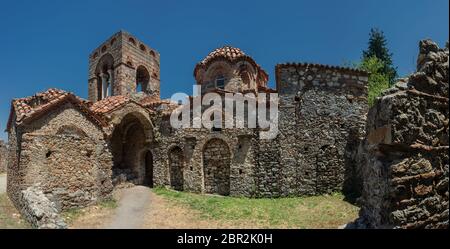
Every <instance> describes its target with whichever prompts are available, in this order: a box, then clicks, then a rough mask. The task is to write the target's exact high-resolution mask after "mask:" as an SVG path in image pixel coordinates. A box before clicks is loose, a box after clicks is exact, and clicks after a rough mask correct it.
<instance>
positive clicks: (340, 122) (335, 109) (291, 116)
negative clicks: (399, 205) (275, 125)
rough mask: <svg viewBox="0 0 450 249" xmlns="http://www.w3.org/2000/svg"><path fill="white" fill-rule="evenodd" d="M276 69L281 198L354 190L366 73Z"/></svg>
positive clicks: (293, 66) (323, 68)
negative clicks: (278, 98)
mask: <svg viewBox="0 0 450 249" xmlns="http://www.w3.org/2000/svg"><path fill="white" fill-rule="evenodd" d="M276 70H277V90H278V92H279V95H280V107H279V129H280V134H279V137H278V146H279V147H280V148H279V155H278V156H277V157H278V158H279V163H280V165H282V167H281V168H280V174H281V175H280V177H281V179H279V181H280V183H278V185H279V186H280V188H281V195H314V194H323V193H331V192H334V191H345V192H351V191H354V189H355V188H356V187H355V186H354V173H353V172H354V171H355V168H356V167H357V163H356V153H354V151H355V150H356V148H357V147H358V145H359V144H360V143H361V141H362V139H363V138H364V126H365V119H366V113H367V109H368V105H367V80H368V77H367V73H365V72H363V71H358V70H352V69H346V68H336V67H329V66H323V65H314V64H283V65H278V66H277V69H276ZM269 163H270V162H269ZM268 168H269V167H268ZM272 184H276V183H272Z"/></svg>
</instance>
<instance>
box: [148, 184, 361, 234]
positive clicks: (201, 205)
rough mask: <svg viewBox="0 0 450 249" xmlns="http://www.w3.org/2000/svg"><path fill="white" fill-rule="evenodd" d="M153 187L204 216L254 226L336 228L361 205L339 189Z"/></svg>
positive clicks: (355, 215)
mask: <svg viewBox="0 0 450 249" xmlns="http://www.w3.org/2000/svg"><path fill="white" fill-rule="evenodd" d="M153 191H154V192H155V193H156V194H158V195H160V196H163V197H165V198H166V199H168V200H169V201H171V202H173V203H174V204H175V205H183V206H185V207H188V208H191V209H193V210H195V211H198V212H199V213H200V216H201V218H203V219H214V220H216V221H224V222H228V223H233V224H247V225H248V224H251V225H252V227H254V228H337V227H339V226H341V225H343V224H346V223H348V222H350V221H353V220H354V219H356V218H357V216H358V207H356V206H353V205H352V204H350V203H347V202H345V201H344V200H343V199H344V196H343V195H342V194H340V193H336V194H333V195H324V196H315V197H293V198H277V199H267V198H264V199H250V198H235V197H222V196H211V195H199V194H192V193H185V192H176V191H173V190H168V189H164V188H155V189H153Z"/></svg>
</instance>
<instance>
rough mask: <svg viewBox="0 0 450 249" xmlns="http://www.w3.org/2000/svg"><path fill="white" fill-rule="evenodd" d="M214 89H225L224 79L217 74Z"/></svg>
mask: <svg viewBox="0 0 450 249" xmlns="http://www.w3.org/2000/svg"><path fill="white" fill-rule="evenodd" d="M216 87H217V88H219V89H224V88H225V77H224V76H223V75H222V74H219V75H218V76H217V77H216Z"/></svg>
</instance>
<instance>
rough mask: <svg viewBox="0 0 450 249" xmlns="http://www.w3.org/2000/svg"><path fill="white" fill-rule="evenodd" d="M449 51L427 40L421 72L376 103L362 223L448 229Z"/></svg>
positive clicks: (370, 118)
mask: <svg viewBox="0 0 450 249" xmlns="http://www.w3.org/2000/svg"><path fill="white" fill-rule="evenodd" d="M448 56H449V52H448V47H447V48H445V49H439V48H438V47H437V45H436V44H435V43H434V42H432V41H430V40H425V41H421V42H420V53H419V57H418V58H419V59H418V72H417V73H414V74H413V75H411V76H410V77H409V79H406V80H404V81H402V82H399V83H397V84H396V87H394V88H392V89H390V90H388V91H386V92H385V94H384V95H383V96H382V97H380V98H379V99H377V101H376V103H375V106H374V107H373V108H371V110H370V112H369V115H368V122H367V131H368V136H367V141H366V153H367V154H366V157H367V164H365V165H364V167H363V175H364V188H363V196H362V198H363V200H362V203H363V206H362V209H361V218H360V219H359V220H358V221H357V222H356V225H357V226H359V227H369V228H448V220H449V218H448V210H449V209H448V208H449V203H448V193H449V191H448V170H449V158H448V153H449V143H448V138H449V107H448V105H449V99H448V84H449V83H448V80H449V78H448V76H449V73H448V69H449V67H448V63H449V62H448Z"/></svg>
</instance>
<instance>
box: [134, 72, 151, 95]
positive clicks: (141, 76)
mask: <svg viewBox="0 0 450 249" xmlns="http://www.w3.org/2000/svg"><path fill="white" fill-rule="evenodd" d="M149 81H150V74H149V72H148V70H147V69H146V68H145V67H144V66H139V67H138V68H137V70H136V92H144V93H147V92H148V85H149Z"/></svg>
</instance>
